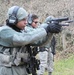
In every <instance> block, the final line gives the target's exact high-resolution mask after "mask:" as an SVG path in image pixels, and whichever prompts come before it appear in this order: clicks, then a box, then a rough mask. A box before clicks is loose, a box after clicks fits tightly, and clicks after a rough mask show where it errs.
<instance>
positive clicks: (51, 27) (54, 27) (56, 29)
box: [46, 23, 62, 33]
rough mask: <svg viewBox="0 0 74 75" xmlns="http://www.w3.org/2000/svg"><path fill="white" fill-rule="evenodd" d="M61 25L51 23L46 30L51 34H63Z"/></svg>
mask: <svg viewBox="0 0 74 75" xmlns="http://www.w3.org/2000/svg"><path fill="white" fill-rule="evenodd" d="M61 27H62V26H61V25H60V24H56V23H50V24H48V26H47V28H46V32H47V33H48V32H50V33H59V32H61Z"/></svg>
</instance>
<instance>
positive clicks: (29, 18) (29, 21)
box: [28, 14, 33, 25]
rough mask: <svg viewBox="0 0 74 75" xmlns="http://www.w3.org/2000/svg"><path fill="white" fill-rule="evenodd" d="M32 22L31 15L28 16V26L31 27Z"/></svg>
mask: <svg viewBox="0 0 74 75" xmlns="http://www.w3.org/2000/svg"><path fill="white" fill-rule="evenodd" d="M32 22H33V18H32V14H29V15H28V24H30V25H31V24H32Z"/></svg>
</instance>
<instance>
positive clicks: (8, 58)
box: [0, 47, 28, 67]
mask: <svg viewBox="0 0 74 75" xmlns="http://www.w3.org/2000/svg"><path fill="white" fill-rule="evenodd" d="M11 49H12V50H11ZM27 61H28V53H27V52H26V53H25V52H20V51H18V49H17V48H5V47H0V65H3V66H7V67H11V66H19V65H22V64H25V63H27Z"/></svg>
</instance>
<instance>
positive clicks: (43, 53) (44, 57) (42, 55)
mask: <svg viewBox="0 0 74 75" xmlns="http://www.w3.org/2000/svg"><path fill="white" fill-rule="evenodd" d="M28 17H29V19H28V25H27V27H26V30H27V31H32V30H34V29H36V28H38V27H39V25H38V24H37V23H38V17H37V15H35V14H30V15H29V16H28ZM52 18H53V17H52V16H49V17H47V18H46V20H45V23H47V22H49V20H51V19H52ZM52 36H53V35H51V37H50V34H49V37H50V39H49V38H48V39H49V40H47V41H48V43H44V44H45V45H44V44H43V45H44V46H43V45H41V46H40V47H38V49H39V59H40V65H39V68H40V69H39V70H38V75H43V74H44V72H45V68H47V69H48V74H49V75H51V74H52V71H53V54H52V50H51V47H50V45H51V42H50V41H51V38H52ZM47 66H48V67H47Z"/></svg>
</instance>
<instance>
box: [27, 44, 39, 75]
mask: <svg viewBox="0 0 74 75" xmlns="http://www.w3.org/2000/svg"><path fill="white" fill-rule="evenodd" d="M27 50H28V53H29V58H28V63H27V72H28V73H29V74H32V75H37V73H36V71H37V70H39V64H40V61H39V60H38V59H36V58H35V55H36V54H37V53H38V52H35V53H34V51H33V50H31V47H30V45H27Z"/></svg>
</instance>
